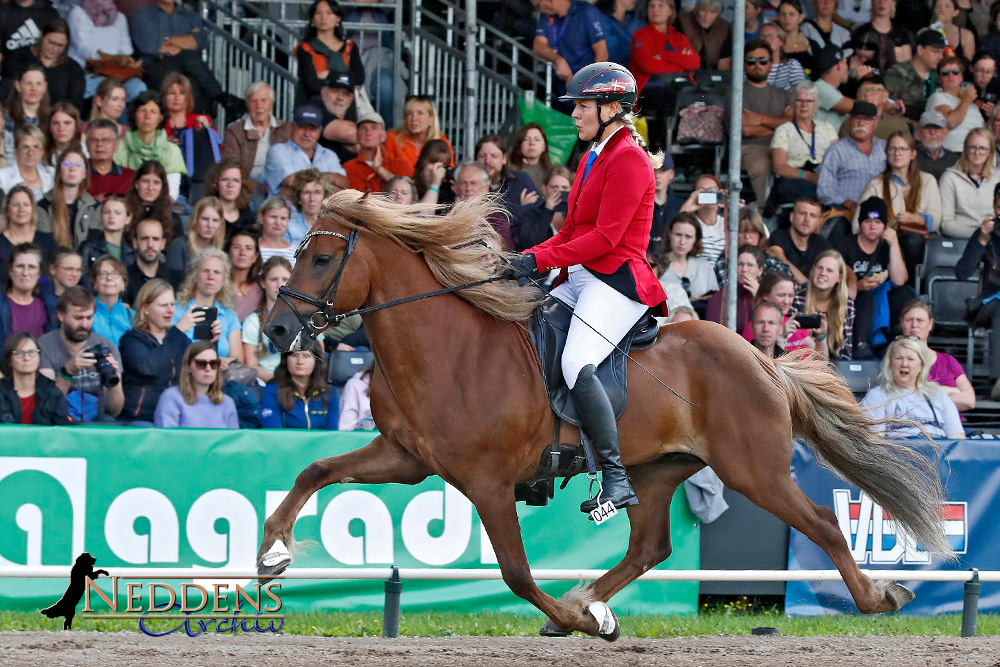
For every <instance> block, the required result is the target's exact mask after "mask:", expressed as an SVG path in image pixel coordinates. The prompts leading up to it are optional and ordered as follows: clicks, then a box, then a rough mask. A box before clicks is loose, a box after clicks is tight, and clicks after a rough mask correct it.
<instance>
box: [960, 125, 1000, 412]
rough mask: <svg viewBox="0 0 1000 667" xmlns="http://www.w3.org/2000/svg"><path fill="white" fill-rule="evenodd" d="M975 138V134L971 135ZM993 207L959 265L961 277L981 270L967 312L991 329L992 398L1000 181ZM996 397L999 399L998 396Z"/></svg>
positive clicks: (998, 391) (999, 329)
mask: <svg viewBox="0 0 1000 667" xmlns="http://www.w3.org/2000/svg"><path fill="white" fill-rule="evenodd" d="M970 137H971V135H970ZM992 189H993V202H992V203H993V208H992V210H991V211H990V212H989V213H982V214H980V216H979V220H980V222H979V227H978V228H976V229H975V230H973V231H972V232H970V234H969V236H970V238H969V242H968V244H966V246H965V251H964V252H963V253H962V257H961V259H959V260H958V264H957V265H956V266H955V276H956V277H957V278H958V279H959V280H969V279H970V278H972V277H973V276H974V275H975V273H976V271H977V270H979V272H980V273H979V294H978V296H977V297H976V298H975V299H970V300H969V302H968V304H967V306H966V311H967V314H968V318H969V322H970V323H971V324H973V325H975V326H979V327H986V328H987V330H988V332H989V344H990V347H989V350H990V354H989V366H990V369H989V373H990V380H992V381H993V382H994V383H995V384H994V386H993V391H992V393H991V394H990V397H991V398H992V397H993V396H998V395H1000V299H998V298H997V294H1000V228H998V227H997V225H996V216H998V215H1000V184H996V185H993V186H992ZM993 400H998V399H996V398H994V399H993Z"/></svg>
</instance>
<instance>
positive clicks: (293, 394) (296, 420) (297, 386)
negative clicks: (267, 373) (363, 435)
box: [260, 350, 350, 431]
mask: <svg viewBox="0 0 1000 667" xmlns="http://www.w3.org/2000/svg"><path fill="white" fill-rule="evenodd" d="M314 354H315V353H314V352H312V351H311V350H299V351H297V352H285V353H284V354H281V355H280V364H279V365H278V366H277V368H276V369H275V372H274V379H273V380H272V381H269V382H268V384H267V386H266V387H264V396H263V398H262V399H261V402H260V415H261V424H262V425H263V426H264V428H304V429H319V430H327V431H335V430H337V399H336V397H335V395H334V391H333V387H327V384H326V372H327V368H326V362H324V361H323V360H322V359H317V358H316V357H315V356H314ZM348 430H350V429H348Z"/></svg>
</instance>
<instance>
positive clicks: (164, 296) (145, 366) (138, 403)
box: [118, 278, 191, 425]
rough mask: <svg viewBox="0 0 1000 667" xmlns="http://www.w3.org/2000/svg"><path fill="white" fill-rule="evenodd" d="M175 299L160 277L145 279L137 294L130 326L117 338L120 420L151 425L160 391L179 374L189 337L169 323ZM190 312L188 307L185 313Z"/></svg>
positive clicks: (168, 284)
mask: <svg viewBox="0 0 1000 667" xmlns="http://www.w3.org/2000/svg"><path fill="white" fill-rule="evenodd" d="M174 299H175V297H174V289H173V288H172V287H171V286H170V283H168V282H167V281H165V280H163V279H161V278H153V279H152V280H150V281H149V282H147V283H146V284H145V285H143V286H142V289H140V290H139V294H138V295H136V299H135V303H134V304H133V306H134V307H135V319H134V321H133V327H132V329H130V330H129V331H126V332H125V333H124V334H123V335H122V337H121V340H120V341H119V342H118V349H119V351H120V352H121V355H122V366H123V368H122V385H123V390H124V392H125V403H124V405H123V407H122V411H121V414H120V415H119V416H118V418H119V419H120V420H122V421H126V422H130V423H134V422H148V424H149V425H151V424H152V422H153V415H154V413H155V412H156V403H157V401H159V400H160V394H162V393H163V391H164V390H165V389H167V388H168V387H170V386H173V385H176V384H177V381H178V379H179V377H180V369H181V364H182V361H183V359H184V351H185V350H186V349H187V347H188V345H189V344H190V343H191V341H190V340H188V338H187V336H185V335H184V334H183V333H182V332H181V331H180V330H179V329H178V328H177V327H175V326H172V325H171V323H170V322H171V321H172V320H173V317H174ZM189 316H191V312H190V311H189V313H188V314H187V315H185V317H189ZM183 319H184V318H181V320H182V321H183ZM178 324H180V322H178Z"/></svg>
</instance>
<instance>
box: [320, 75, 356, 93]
mask: <svg viewBox="0 0 1000 667" xmlns="http://www.w3.org/2000/svg"><path fill="white" fill-rule="evenodd" d="M323 87H324V88H346V89H348V90H354V86H353V85H351V75H350V74H345V73H344V72H330V74H328V75H327V77H326V78H325V79H324V80H323Z"/></svg>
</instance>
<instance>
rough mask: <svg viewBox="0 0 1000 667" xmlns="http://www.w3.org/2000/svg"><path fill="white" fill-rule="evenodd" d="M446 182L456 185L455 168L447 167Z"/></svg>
mask: <svg viewBox="0 0 1000 667" xmlns="http://www.w3.org/2000/svg"><path fill="white" fill-rule="evenodd" d="M444 180H445V182H446V183H454V182H455V168H454V167H445V168H444Z"/></svg>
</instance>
